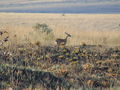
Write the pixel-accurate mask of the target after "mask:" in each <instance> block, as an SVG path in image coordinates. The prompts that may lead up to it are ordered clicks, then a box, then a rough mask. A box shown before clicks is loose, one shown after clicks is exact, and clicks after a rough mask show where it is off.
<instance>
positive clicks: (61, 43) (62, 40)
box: [56, 32, 71, 45]
mask: <svg viewBox="0 0 120 90" xmlns="http://www.w3.org/2000/svg"><path fill="white" fill-rule="evenodd" d="M65 34H66V35H67V36H66V38H65V39H60V38H58V39H56V42H57V45H66V43H67V39H68V37H71V35H70V34H68V33H66V32H65Z"/></svg>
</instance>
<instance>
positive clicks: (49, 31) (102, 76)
mask: <svg viewBox="0 0 120 90" xmlns="http://www.w3.org/2000/svg"><path fill="white" fill-rule="evenodd" d="M41 27H42V28H41ZM0 31H1V32H3V31H6V32H7V33H4V34H2V35H1V36H0V37H1V38H0V39H1V42H2V40H3V41H4V42H3V44H1V46H0V89H3V90H4V89H10V88H12V89H15V90H34V89H35V90H57V89H58V90H93V89H95V90H97V89H98V90H101V89H103V90H109V89H110V90H114V89H118V90H119V86H120V39H119V37H120V15H119V14H100V15H99V14H89V15H87V14H37V13H36V14H32V13H28V14H26V13H0ZM65 32H67V33H69V34H70V35H71V37H70V38H68V41H67V44H66V45H60V46H58V45H57V44H56V42H55V40H56V39H57V38H65V37H66V34H65ZM7 36H9V38H8V40H7V41H5V40H6V39H5V38H6V37H7Z"/></svg>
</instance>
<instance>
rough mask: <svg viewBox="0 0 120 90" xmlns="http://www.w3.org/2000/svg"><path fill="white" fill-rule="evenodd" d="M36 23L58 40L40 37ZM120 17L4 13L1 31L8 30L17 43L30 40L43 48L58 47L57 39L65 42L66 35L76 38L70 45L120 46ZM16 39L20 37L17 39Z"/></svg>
mask: <svg viewBox="0 0 120 90" xmlns="http://www.w3.org/2000/svg"><path fill="white" fill-rule="evenodd" d="M36 23H46V24H47V25H49V26H50V28H52V29H53V33H54V35H55V38H53V40H50V41H49V42H48V41H47V40H44V39H43V38H45V35H39V34H36V32H34V30H33V28H32V27H33V26H34V25H35V24H36ZM119 24H120V15H119V14H118V15H113V14H108V15H104V14H101V15H99V14H95V15H92V14H91V15H87V14H86V15H84V14H82V15H80V14H65V16H62V14H31V13H28V14H25V13H24V14H22V13H18V14H16V13H0V26H1V29H6V30H8V32H9V33H10V35H11V37H12V38H11V40H12V41H17V42H15V43H23V42H24V41H26V40H29V41H30V42H32V43H35V42H37V41H40V42H41V44H42V45H46V44H48V45H49V44H51V45H55V44H56V43H55V39H56V38H65V34H64V32H68V33H70V34H71V35H72V38H70V39H69V41H68V45H80V44H82V43H86V44H97V45H99V44H102V45H112V46H113V45H120V39H119V37H120V31H119V30H120V26H119ZM14 35H17V37H16V38H15V39H16V40H14V39H13V37H14Z"/></svg>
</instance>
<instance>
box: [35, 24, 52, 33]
mask: <svg viewBox="0 0 120 90" xmlns="http://www.w3.org/2000/svg"><path fill="white" fill-rule="evenodd" d="M33 28H34V29H35V30H36V31H39V32H42V33H47V34H50V33H51V32H52V29H51V28H49V26H48V25H47V24H39V23H36V25H35V26H34V27H33Z"/></svg>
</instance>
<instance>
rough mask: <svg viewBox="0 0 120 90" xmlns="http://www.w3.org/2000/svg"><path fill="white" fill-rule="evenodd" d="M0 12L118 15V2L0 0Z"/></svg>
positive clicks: (92, 0)
mask: <svg viewBox="0 0 120 90" xmlns="http://www.w3.org/2000/svg"><path fill="white" fill-rule="evenodd" d="M0 12H33V13H36V12H41V13H120V0H0Z"/></svg>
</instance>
